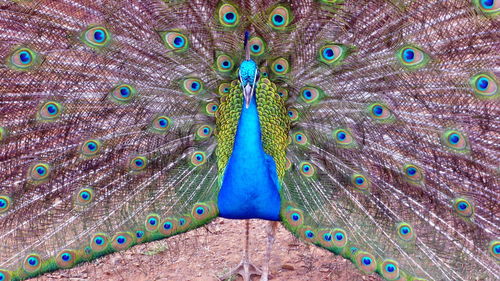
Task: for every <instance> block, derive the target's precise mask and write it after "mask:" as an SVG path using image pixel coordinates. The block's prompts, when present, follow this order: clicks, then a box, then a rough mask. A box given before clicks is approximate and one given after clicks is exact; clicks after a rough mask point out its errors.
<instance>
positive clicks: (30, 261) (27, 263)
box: [23, 254, 42, 273]
mask: <svg viewBox="0 0 500 281" xmlns="http://www.w3.org/2000/svg"><path fill="white" fill-rule="evenodd" d="M41 266H42V258H41V257H40V256H39V255H37V254H30V255H28V256H27V257H26V258H25V259H24V262H23V269H24V270H25V271H26V272H29V273H33V272H37V271H38V270H39V269H40V267H41Z"/></svg>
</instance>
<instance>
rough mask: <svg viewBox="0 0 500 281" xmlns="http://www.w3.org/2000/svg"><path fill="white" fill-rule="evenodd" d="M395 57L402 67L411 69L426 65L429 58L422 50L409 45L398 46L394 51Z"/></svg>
mask: <svg viewBox="0 0 500 281" xmlns="http://www.w3.org/2000/svg"><path fill="white" fill-rule="evenodd" d="M396 57H397V58H398V60H399V62H400V63H401V64H402V65H403V66H404V67H406V68H408V69H411V70H416V69H420V68H422V67H424V66H426V65H427V63H428V62H429V60H430V58H429V56H428V55H427V54H426V53H425V52H424V51H423V50H421V49H420V48H418V47H415V46H411V45H406V46H403V47H402V48H400V49H399V51H398V52H397V53H396Z"/></svg>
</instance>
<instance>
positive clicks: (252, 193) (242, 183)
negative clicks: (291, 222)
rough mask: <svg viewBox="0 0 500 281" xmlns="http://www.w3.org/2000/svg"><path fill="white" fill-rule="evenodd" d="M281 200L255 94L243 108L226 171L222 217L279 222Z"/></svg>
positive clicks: (222, 193)
mask: <svg viewBox="0 0 500 281" xmlns="http://www.w3.org/2000/svg"><path fill="white" fill-rule="evenodd" d="M280 206H281V199H280V195H279V183H278V176H277V173H276V164H275V162H274V160H273V158H272V157H271V156H269V155H268V154H267V153H265V152H264V148H263V146H262V137H261V129H260V121H259V114H258V111H257V104H256V101H255V95H254V97H253V98H252V100H251V102H250V106H249V107H248V108H245V105H244V104H243V108H242V111H241V115H240V120H239V122H238V129H237V131H236V137H235V141H234V147H233V153H232V154H231V157H230V158H229V162H228V164H227V166H226V170H225V171H224V177H223V180H222V186H221V190H220V192H219V198H218V207H219V212H220V216H221V217H225V218H231V219H250V218H260V219H267V220H279V211H280Z"/></svg>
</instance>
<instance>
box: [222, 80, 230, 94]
mask: <svg viewBox="0 0 500 281" xmlns="http://www.w3.org/2000/svg"><path fill="white" fill-rule="evenodd" d="M230 89H231V84H229V83H227V82H224V83H221V84H220V85H219V95H220V96H225V95H227V94H229V91H230Z"/></svg>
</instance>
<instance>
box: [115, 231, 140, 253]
mask: <svg viewBox="0 0 500 281" xmlns="http://www.w3.org/2000/svg"><path fill="white" fill-rule="evenodd" d="M133 243H134V238H133V236H132V234H130V233H128V232H118V233H116V234H115V236H113V238H112V239H111V248H113V250H115V251H121V250H125V249H127V248H129V247H130V246H132V244H133Z"/></svg>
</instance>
